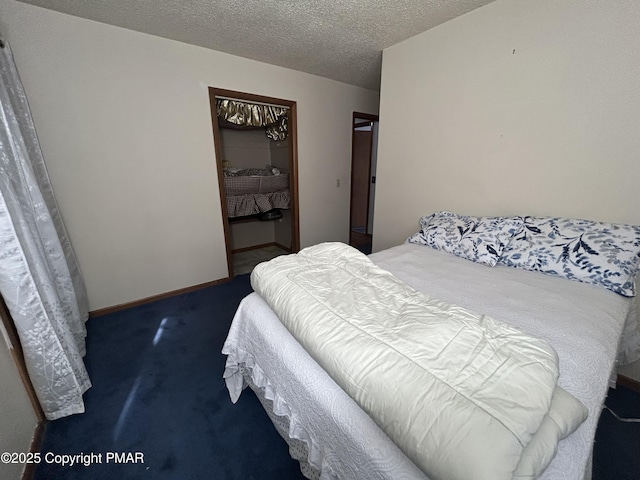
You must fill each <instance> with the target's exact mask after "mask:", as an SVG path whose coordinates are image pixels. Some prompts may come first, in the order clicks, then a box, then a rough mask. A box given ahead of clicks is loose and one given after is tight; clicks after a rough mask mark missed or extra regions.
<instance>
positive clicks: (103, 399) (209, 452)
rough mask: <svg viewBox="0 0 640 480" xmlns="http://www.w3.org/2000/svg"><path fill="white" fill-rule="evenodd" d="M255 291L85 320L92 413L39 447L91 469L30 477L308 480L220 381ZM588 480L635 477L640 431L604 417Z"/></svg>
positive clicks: (50, 431) (633, 408) (243, 280)
mask: <svg viewBox="0 0 640 480" xmlns="http://www.w3.org/2000/svg"><path fill="white" fill-rule="evenodd" d="M250 291H251V287H250V285H249V279H248V276H247V275H243V276H239V277H236V278H235V279H234V280H233V281H232V282H228V283H225V284H222V285H218V286H215V287H210V288H207V289H203V290H199V291H196V292H192V293H189V294H185V295H180V296H176V297H173V298H169V299H164V300H160V301H157V302H153V303H150V304H147V305H142V306H139V307H135V308H131V309H128V310H124V311H121V312H117V313H113V314H110V315H105V316H101V317H97V318H93V319H91V320H89V322H88V323H87V329H88V336H87V356H86V359H85V361H86V364H87V369H88V371H89V374H90V376H91V379H92V382H93V387H92V388H91V389H89V391H88V392H87V393H86V395H85V405H86V413H84V414H82V415H73V416H71V417H67V418H63V419H60V420H56V421H54V422H49V423H48V424H47V427H46V429H45V435H44V440H43V445H42V449H41V453H42V454H43V455H45V454H49V457H48V458H49V459H55V458H60V459H62V458H63V457H54V456H53V455H79V454H84V457H78V460H80V461H82V460H84V461H85V462H86V465H85V464H83V463H80V464H77V465H74V466H68V465H61V464H60V463H48V462H42V463H40V464H39V465H37V467H36V470H35V475H34V478H35V479H36V480H45V479H46V480H50V479H69V480H75V479H78V480H80V479H82V480H92V479H110V480H111V479H121V480H137V479H159V480H189V479H214V480H252V479H267V480H269V479H278V480H289V479H291V480H293V479H296V480H298V479H302V478H303V476H302V474H301V473H300V469H299V465H298V464H297V462H295V461H294V460H292V459H291V458H290V457H289V454H288V447H287V445H286V443H285V442H284V440H283V439H282V438H281V437H280V436H279V435H278V433H277V432H276V431H275V428H274V427H273V426H272V424H271V422H270V421H269V419H268V417H267V415H266V414H265V413H264V411H263V410H262V407H261V406H260V404H259V402H258V399H257V398H256V397H255V395H253V393H252V392H251V391H250V390H245V392H244V393H243V394H242V396H241V397H240V400H239V401H238V403H237V404H236V405H233V404H232V403H231V401H230V400H229V395H228V393H227V390H226V388H225V384H224V381H223V379H222V372H223V371H224V362H225V357H224V355H222V354H221V353H220V351H221V349H222V344H223V343H224V340H225V338H226V334H227V332H228V329H229V325H230V323H231V320H232V318H233V314H234V312H235V310H236V308H237V305H238V303H239V302H240V300H241V299H242V298H243V297H244V296H245V295H246V294H248V293H249V292H250ZM607 404H609V405H610V406H611V408H613V409H614V410H615V411H616V413H618V415H620V416H635V417H640V394H637V393H635V392H631V391H630V390H627V389H624V388H618V389H616V390H612V391H610V394H609V397H608V399H607ZM114 453H115V454H120V455H121V454H123V453H124V454H128V453H131V454H132V455H131V456H129V457H128V458H127V456H125V457H124V458H120V460H131V462H132V463H118V462H116V461H115V460H116V459H115V458H114V457H113V454H114ZM90 454H95V455H94V456H93V457H91V456H90ZM99 454H100V455H101V456H100V462H99V461H98V460H97V458H98V455H99ZM108 454H111V456H110V457H109V458H108V457H107V455H108ZM45 458H46V457H45ZM141 458H143V460H144V462H143V463H142V462H140V461H139V460H140V459H141ZM135 460H138V463H133V462H134V461H135ZM593 478H594V480H609V479H616V480H631V479H634V480H637V479H639V478H640V424H638V423H622V422H620V421H618V420H616V419H615V418H613V416H612V415H611V414H609V412H607V411H605V412H603V414H602V418H601V421H600V426H599V429H598V434H597V440H596V448H595V455H594V476H593Z"/></svg>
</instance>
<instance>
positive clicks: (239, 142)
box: [209, 87, 300, 278]
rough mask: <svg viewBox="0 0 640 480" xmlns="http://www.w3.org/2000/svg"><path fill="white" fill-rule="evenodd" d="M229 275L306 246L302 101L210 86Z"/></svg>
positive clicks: (239, 273)
mask: <svg viewBox="0 0 640 480" xmlns="http://www.w3.org/2000/svg"><path fill="white" fill-rule="evenodd" d="M209 102H210V106H211V119H212V124H213V137H214V146H215V154H216V165H217V170H218V186H219V190H220V204H221V207H222V208H221V210H222V221H223V225H224V235H225V244H226V250H227V265H228V269H229V277H230V278H233V277H234V276H236V275H242V274H245V273H250V272H251V270H252V269H253V267H254V266H255V265H257V264H258V263H260V262H262V261H266V260H269V259H270V258H273V257H276V256H278V255H281V254H287V253H295V252H297V251H298V250H299V249H300V231H299V226H298V225H299V210H298V159H297V129H296V122H297V117H296V102H293V101H290V100H283V99H279V98H272V97H264V96H261V95H254V94H251V93H244V92H237V91H233V90H223V89H219V88H213V87H211V88H209Z"/></svg>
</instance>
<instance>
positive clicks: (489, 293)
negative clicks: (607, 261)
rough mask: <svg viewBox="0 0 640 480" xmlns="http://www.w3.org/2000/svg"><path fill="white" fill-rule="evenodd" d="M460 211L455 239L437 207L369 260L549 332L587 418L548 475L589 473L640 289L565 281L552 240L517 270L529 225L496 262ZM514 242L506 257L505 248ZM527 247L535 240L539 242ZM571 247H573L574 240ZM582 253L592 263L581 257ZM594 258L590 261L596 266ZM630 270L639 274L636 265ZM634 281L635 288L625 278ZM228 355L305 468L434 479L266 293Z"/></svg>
mask: <svg viewBox="0 0 640 480" xmlns="http://www.w3.org/2000/svg"><path fill="white" fill-rule="evenodd" d="M444 217H446V215H444ZM453 218H454V220H455V221H454V222H453V225H454V226H455V228H454V229H453V230H449V232H448V233H449V234H450V233H451V232H452V231H455V233H456V235H458V238H457V240H456V239H452V238H451V236H450V235H448V234H447V235H442V234H441V233H442V232H440V234H438V235H436V236H435V237H433V236H431V237H430V236H429V235H430V233H433V232H432V231H428V230H429V228H430V222H431V221H432V220H433V216H428V217H424V218H423V219H421V229H420V231H419V232H418V234H416V235H415V236H413V237H412V238H410V239H409V241H408V242H407V243H404V244H402V245H398V246H396V247H393V248H390V249H387V250H384V251H381V252H378V253H375V254H373V255H370V256H369V258H370V259H371V260H372V261H373V263H374V264H375V265H376V266H378V267H380V268H382V269H384V270H386V271H389V272H391V273H392V274H393V275H394V276H395V277H397V278H398V279H399V280H401V281H402V282H405V283H406V284H407V285H409V286H411V287H413V288H415V289H416V290H418V291H419V292H425V293H428V295H430V296H432V297H435V298H438V299H440V300H443V301H445V302H449V303H451V304H454V305H459V306H461V307H463V308H465V309H469V310H472V311H476V312H482V313H484V314H486V315H488V316H490V317H492V318H493V319H495V320H497V321H501V322H505V323H507V324H509V325H512V326H514V327H516V328H517V329H520V330H522V331H523V332H526V333H527V334H530V335H532V336H534V337H536V338H540V339H543V340H544V341H546V342H548V343H549V344H550V345H551V346H552V347H553V349H554V350H555V352H556V353H557V357H558V367H559V371H560V376H559V380H558V384H559V386H560V387H562V388H563V389H564V390H566V391H567V392H569V393H570V394H571V395H573V396H574V397H575V398H577V399H578V400H580V402H582V403H583V404H584V406H585V407H586V408H587V410H588V417H587V418H586V420H585V421H584V422H583V423H582V424H581V425H580V426H579V427H578V428H577V430H576V431H575V432H574V433H572V434H571V435H570V436H569V437H568V438H566V439H564V440H562V441H560V442H559V444H558V446H557V454H556V455H555V457H553V460H552V461H551V463H550V464H549V465H548V467H547V468H546V469H545V470H544V472H543V473H542V475H541V476H540V478H541V479H544V480H551V479H554V480H555V479H572V480H582V479H584V478H590V471H591V470H590V461H591V452H592V446H593V441H594V437H595V430H596V426H597V423H598V418H599V415H600V412H601V409H602V405H603V403H604V399H605V396H606V393H607V389H608V388H609V386H610V385H612V383H611V382H612V378H614V375H615V366H616V363H617V362H631V361H634V360H635V359H636V358H637V357H638V356H639V355H640V335H639V334H638V318H637V308H636V302H635V296H630V295H622V294H620V293H615V292H614V291H612V288H613V289H615V288H616V287H615V286H612V285H611V282H612V280H611V278H607V281H608V282H609V283H610V285H609V286H608V287H610V288H603V287H602V285H598V284H594V283H593V282H592V283H590V282H589V281H588V279H587V280H586V279H584V278H582V279H580V281H570V280H568V278H567V275H568V277H569V278H570V277H571V275H574V273H575V272H574V273H569V274H566V272H564V273H563V272H562V271H560V274H558V272H556V273H555V274H550V272H549V268H550V267H549V262H548V258H547V257H548V256H549V255H551V254H552V253H553V252H551V250H552V249H550V248H548V245H545V246H544V248H542V249H541V250H540V251H539V252H537V253H538V255H537V257H536V258H537V260H536V261H537V264H532V263H531V258H529V260H527V261H529V262H530V263H529V265H528V266H524V265H520V268H514V266H515V265H513V264H517V263H518V262H521V261H522V255H521V253H522V252H518V248H519V247H518V245H517V243H518V242H517V241H516V238H515V237H516V236H517V235H516V233H518V235H520V233H521V232H520V231H518V232H514V231H513V228H511V230H512V231H511V232H510V236H511V237H513V241H509V242H505V241H504V238H502V239H500V241H499V243H501V247H502V248H501V252H499V254H498V255H495V256H497V257H498V258H499V259H500V260H504V259H506V260H504V261H498V262H496V264H495V265H494V266H492V267H491V268H488V266H487V265H486V264H483V263H481V262H479V261H469V256H468V253H469V251H472V255H474V256H475V257H478V245H481V244H483V243H484V244H483V248H484V247H486V245H487V242H486V237H485V238H484V240H485V241H484V242H482V241H481V242H477V241H476V242H475V243H473V242H472V244H471V247H469V245H466V250H465V248H461V247H460V245H461V242H460V239H461V237H464V236H465V233H464V229H461V228H458V227H460V218H461V217H460V216H453ZM521 218H524V223H525V224H526V225H525V226H526V227H527V228H526V229H525V230H527V229H529V228H531V229H533V231H535V230H536V229H538V230H540V228H539V227H540V225H543V224H544V225H546V227H544V228H547V227H548V230H547V231H543V232H542V233H544V234H546V236H548V232H552V234H551V235H552V236H554V235H556V234H558V231H559V230H562V228H564V227H565V226H566V223H565V224H562V223H561V222H557V221H549V219H547V218H544V219H535V218H534V219H532V218H531V217H521ZM468 219H469V217H462V223H463V224H464V223H465V222H467V223H466V225H467V226H468V225H469V223H468ZM449 220H451V218H449ZM476 220H477V219H476ZM536 221H537V222H538V225H537V226H536ZM456 222H457V223H456ZM585 225H587V227H593V226H594V223H593V222H591V223H588V224H576V222H575V221H572V222H570V226H571V228H578V229H579V230H580V229H584V228H585ZM598 225H599V224H598ZM451 226H452V225H449V227H451ZM474 228H475V227H474ZM544 228H542V230H544ZM631 231H632V237H633V238H632V240H631V243H633V244H635V247H634V248H635V250H634V249H630V250H633V251H632V252H631V253H630V255H631V257H630V258H631V263H632V264H633V265H635V266H636V267H637V252H638V246H640V240H638V239H639V238H640V236H639V235H638V231H637V229H636V227H633V228H632V230H631ZM553 232H555V233H553ZM476 233H477V232H476ZM526 233H527V234H528V235H529V238H527V235H524V236H523V235H520V238H519V240H520V243H522V242H523V241H524V242H525V243H526V241H528V242H531V238H530V237H531V235H530V234H531V230H527V232H526ZM573 233H575V232H572V236H571V241H572V242H574V244H575V245H578V247H576V249H575V251H573V250H572V251H573V254H574V255H582V254H581V253H580V252H579V250H580V249H582V250H584V249H585V245H586V249H587V251H589V250H591V251H593V248H594V247H593V245H594V243H592V242H591V241H590V240H588V238H589V237H588V236H585V235H586V234H585V235H583V234H582V233H581V234H580V235H579V236H577V237H576V236H575V235H573ZM533 236H534V237H535V235H533ZM498 237H500V236H499V235H498ZM596 237H597V238H602V235H599V236H598V235H596ZM434 238H435V240H434ZM554 238H556V239H557V237H554ZM576 239H577V240H576ZM585 239H586V240H585ZM476 240H477V239H476ZM594 241H596V240H594ZM429 242H431V244H429ZM575 242H578V243H575ZM580 242H582V243H580ZM437 243H439V245H436V244H437ZM462 243H464V242H462ZM511 243H513V246H511V245H510V244H511ZM557 243H558V242H557V241H556V244H557ZM604 244H605V245H606V247H603V248H604V249H605V250H607V249H609V250H610V249H611V247H610V244H609V243H606V242H605V243H604ZM510 246H511V247H513V248H511V250H510V253H511V259H510V260H509V255H508V254H507V255H505V254H506V253H508V252H509V248H510ZM520 246H522V245H520ZM494 247H495V245H494ZM527 248H529V249H531V243H529V244H528V247H527ZM563 248H564V251H565V253H566V250H567V249H566V245H565V247H563ZM572 248H573V247H572ZM492 250H494V248H493V247H492V246H490V248H489V251H490V252H491V251H492ZM540 252H542V253H540ZM452 253H453V254H452ZM484 253H486V252H484ZM493 253H496V252H495V250H494V251H493ZM583 253H584V252H583ZM545 255H546V256H547V257H545ZM465 256H466V257H467V258H465ZM503 257H504V259H503ZM540 258H543V260H542V261H541V260H540ZM579 258H580V259H582V260H581V261H582V262H584V258H585V256H584V255H582V256H580V257H579ZM616 258H618V256H616ZM476 260H477V258H476ZM509 262H511V263H512V264H511V265H510V264H509ZM596 267H597V266H593V265H591V266H590V274H591V273H592V272H593V271H594V270H597V268H596ZM527 268H529V269H527ZM531 269H533V270H531ZM544 270H546V271H545V272H544V274H543V273H542V271H544ZM606 272H608V273H606V274H605V276H607V275H609V274H610V269H607V270H606ZM632 273H633V274H634V278H635V270H634V271H633V272H632ZM563 274H565V278H563V277H562V275H563ZM572 280H575V278H573V279H572ZM596 283H597V282H596ZM614 283H615V282H614ZM620 285H621V284H620V283H618V287H619V286H620ZM626 287H630V286H629V285H628V282H627V284H626ZM626 293H629V292H626ZM223 353H225V354H226V355H227V356H228V357H227V364H226V370H225V374H224V376H225V379H226V382H227V387H228V389H229V392H230V396H231V398H232V400H233V401H235V400H237V398H238V396H239V395H240V393H241V391H242V389H243V388H244V387H246V386H247V385H248V386H250V387H251V388H252V389H253V390H254V391H255V392H256V394H257V395H258V398H260V399H261V401H262V402H263V405H264V406H265V409H266V410H267V413H268V414H269V416H270V417H271V419H272V421H273V422H274V425H276V428H277V429H278V431H279V432H280V433H281V435H282V436H283V438H285V440H287V442H288V443H289V445H290V453H291V455H292V456H293V457H294V458H296V459H297V460H299V461H300V463H301V469H302V471H303V473H304V475H305V476H306V477H307V478H322V479H329V478H348V479H352V478H353V479H356V478H367V479H425V478H428V477H427V475H426V474H425V473H424V471H423V470H422V469H420V468H418V467H417V466H416V464H415V463H414V462H413V461H411V460H410V459H409V458H408V457H407V455H405V453H404V452H403V451H402V450H401V449H400V448H399V447H398V446H397V445H396V443H394V442H393V441H392V440H391V439H390V438H389V436H387V435H386V434H385V432H383V431H382V429H381V428H380V427H379V426H378V425H377V424H376V422H374V420H373V419H372V418H371V417H370V416H369V415H368V414H367V413H365V411H364V410H363V409H362V408H361V407H360V405H359V404H358V403H356V401H354V400H353V399H352V398H351V397H350V396H349V395H347V394H346V393H345V391H344V390H343V389H342V388H341V387H340V386H339V385H338V384H337V383H336V382H335V381H334V380H333V379H332V377H331V376H329V374H327V372H325V371H324V370H323V369H322V368H321V367H320V365H319V364H318V363H317V362H316V361H315V360H314V359H313V358H312V357H311V356H310V355H309V354H308V353H307V352H306V351H305V349H304V348H303V347H302V346H301V344H300V343H299V342H298V341H297V340H296V339H295V338H294V337H293V335H292V334H291V333H290V332H289V331H288V329H287V328H286V327H285V326H284V325H283V323H282V322H281V321H280V319H279V318H278V317H277V316H276V314H275V313H274V312H273V310H272V309H271V308H270V307H269V305H268V304H267V303H266V302H265V300H264V299H263V298H261V297H260V296H259V295H258V294H257V293H252V294H251V295H249V296H248V297H246V298H245V299H244V300H243V301H242V303H241V304H240V306H239V308H238V311H237V313H236V316H235V318H234V320H233V323H232V326H231V329H230V331H229V335H228V338H227V340H226V342H225V345H224V348H223ZM470 478H473V476H471V477H470Z"/></svg>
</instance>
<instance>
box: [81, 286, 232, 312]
mask: <svg viewBox="0 0 640 480" xmlns="http://www.w3.org/2000/svg"><path fill="white" fill-rule="evenodd" d="M230 280H231V277H225V278H221V279H220V280H213V281H211V282H206V283H201V284H199V285H193V286H191V287H185V288H180V289H178V290H173V291H171V292H166V293H161V294H159V295H153V296H151V297H147V298H142V299H140V300H134V301H133V302H127V303H122V304H120V305H114V306H113V307H106V308H99V309H98V310H92V311H90V312H89V318H94V317H101V316H103V315H108V314H110V313H115V312H120V311H122V310H126V309H127V308H133V307H138V306H140V305H145V304H147V303H151V302H156V301H158V300H163V299H165V298H171V297H175V296H178V295H183V294H185V293H191V292H195V291H196V290H202V289H203V288H208V287H214V286H216V285H221V284H223V283H227V282H228V281H230Z"/></svg>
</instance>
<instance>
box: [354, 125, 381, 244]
mask: <svg viewBox="0 0 640 480" xmlns="http://www.w3.org/2000/svg"><path fill="white" fill-rule="evenodd" d="M378 120H379V118H378V116H377V115H369V114H366V113H357V112H354V113H353V123H352V141H351V203H350V216H349V245H351V246H353V247H355V248H357V249H358V250H360V251H361V252H363V253H365V254H367V255H368V254H370V253H371V247H372V238H373V208H374V204H375V186H376V185H375V184H376V164H377V150H378V148H377V146H378Z"/></svg>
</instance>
